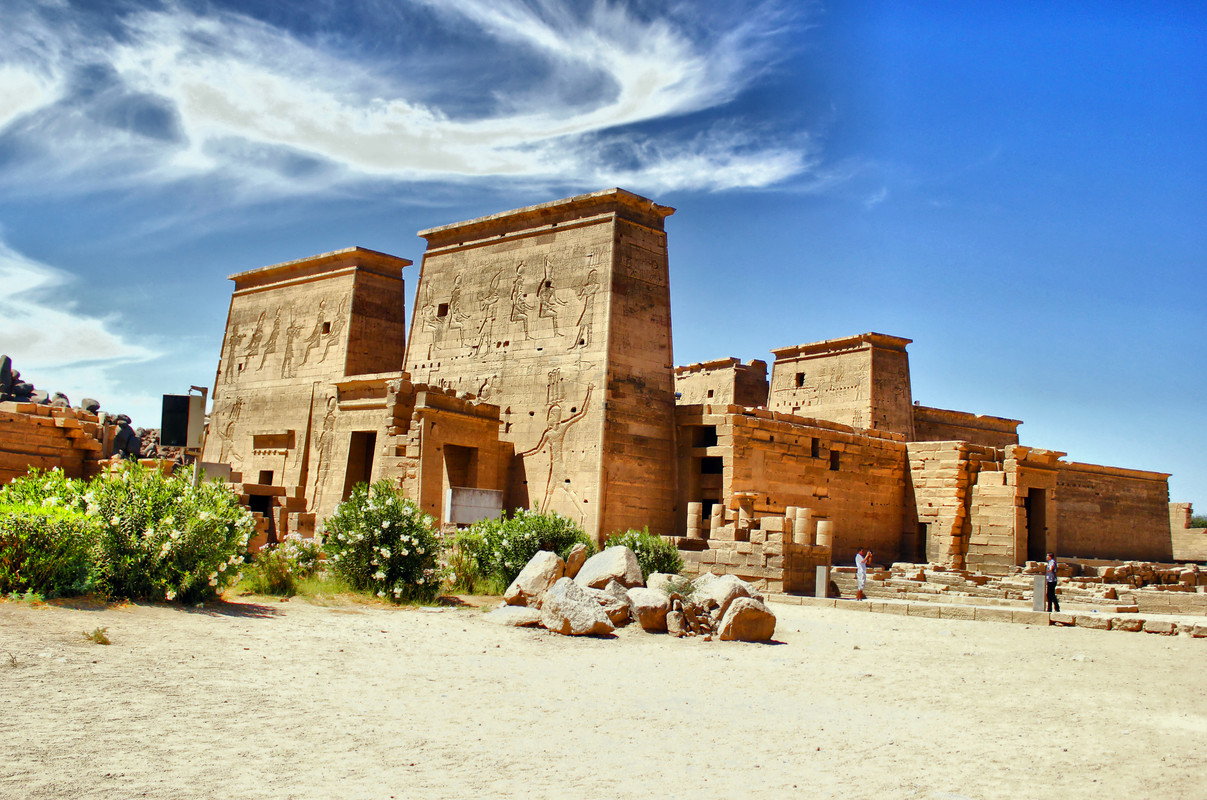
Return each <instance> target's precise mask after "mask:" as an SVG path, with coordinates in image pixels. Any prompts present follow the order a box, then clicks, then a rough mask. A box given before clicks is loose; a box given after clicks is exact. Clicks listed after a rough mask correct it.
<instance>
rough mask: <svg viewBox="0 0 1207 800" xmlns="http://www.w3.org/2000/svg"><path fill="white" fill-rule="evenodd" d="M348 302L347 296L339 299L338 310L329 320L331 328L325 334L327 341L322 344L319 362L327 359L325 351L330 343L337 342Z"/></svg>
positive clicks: (329, 346)
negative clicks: (321, 354)
mask: <svg viewBox="0 0 1207 800" xmlns="http://www.w3.org/2000/svg"><path fill="white" fill-rule="evenodd" d="M347 304H348V298H346V297H345V298H344V299H342V300H340V301H339V310H338V311H336V312H335V319H333V320H331V330H330V332H328V334H327V343H326V344H324V345H323V357H322V358H320V359H319V363H322V362H323V361H326V360H327V353H328V352H329V351H330V350H331V345H333V344H336V343H337V342H339V335H340V332H341V331H343V329H344V306H346V305H347Z"/></svg>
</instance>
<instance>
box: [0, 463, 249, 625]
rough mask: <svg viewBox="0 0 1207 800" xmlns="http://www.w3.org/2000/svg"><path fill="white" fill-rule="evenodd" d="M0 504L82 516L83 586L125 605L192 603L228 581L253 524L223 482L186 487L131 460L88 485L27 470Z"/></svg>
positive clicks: (186, 482) (1, 494) (184, 479)
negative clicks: (85, 540) (86, 533)
mask: <svg viewBox="0 0 1207 800" xmlns="http://www.w3.org/2000/svg"><path fill="white" fill-rule="evenodd" d="M0 503H10V504H20V505H23V506H26V507H28V506H42V507H45V508H63V509H66V510H68V511H71V512H75V513H77V514H84V515H86V516H87V517H88V518H89V525H90V526H91V527H92V528H93V529H94V531H95V538H94V540H93V541H92V543H91V544H92V546H91V551H90V554H89V559H88V561H89V571H90V579H91V581H92V583H91V585H92V586H93V587H94V588H95V589H96V590H97V591H98V592H100V593H101V594H105V595H108V596H110V597H120V598H129V599H131V600H164V599H166V600H175V599H179V600H180V601H182V602H196V601H199V600H205V599H207V598H210V597H214V596H216V595H217V593H218V592H219V591H220V590H221V589H222V588H223V587H225V586H226V585H227V584H229V583H231V582H232V580H233V579H234V578H235V575H234V573H235V572H236V571H237V570H236V569H233V568H234V567H237V565H238V564H240V563H242V560H243V553H244V551H245V550H246V548H247V541H248V539H249V538H250V536H251V532H252V530H253V528H254V526H255V522H254V520H253V519H252V516H251V514H250V513H248V512H247V510H246V509H244V508H242V507H240V506H239V503H238V501H237V498H236V497H235V495H234V494H232V493H231V491H230V489H229V488H227V487H226V486H225V485H224V484H220V483H210V484H203V485H201V486H199V487H194V486H193V484H192V480H191V476H185V475H181V476H165V475H164V474H163V473H162V472H160V471H159V470H157V469H145V468H143V467H141V466H139V465H138V464H137V463H129V464H124V465H122V468H121V469H120V470H119V471H118V472H116V473H110V474H105V475H100V476H97V477H96V478H93V479H92V480H91V481H82V480H76V479H71V478H67V477H65V476H64V475H63V473H62V472H60V471H58V470H53V471H51V472H47V473H31V474H30V475H28V476H26V477H24V478H19V479H17V480H16V481H13V482H12V483H11V484H9V485H8V486H6V487H4V488H3V489H0Z"/></svg>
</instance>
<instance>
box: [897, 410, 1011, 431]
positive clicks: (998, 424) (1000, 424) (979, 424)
mask: <svg viewBox="0 0 1207 800" xmlns="http://www.w3.org/2000/svg"><path fill="white" fill-rule="evenodd" d="M919 413H921V414H922V415H923V416H925V417H926V418H928V419H934V420H942V421H944V422H955V423H958V424H960V425H963V426H966V427H969V428H981V429H983V430H990V431H1001V432H1003V433H1016V432H1017V430H1018V426H1019V425H1022V424H1023V421H1022V420H1021V419H1009V418H1007V417H993V416H989V415H987V414H973V413H972V412H970V411H952V410H950V409H946V408H935V407H934V406H922V405H916V406H914V414H919Z"/></svg>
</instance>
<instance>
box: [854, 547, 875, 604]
mask: <svg viewBox="0 0 1207 800" xmlns="http://www.w3.org/2000/svg"><path fill="white" fill-rule="evenodd" d="M871 560H872V551H871V550H864V549H863V548H862V547H861V548H859V549H858V550H856V551H855V577H856V579H857V580H858V581H859V584H858V589H857V590H856V591H855V599H856V600H862V599H863V598H864V594H863V585H864V584H865V583H867V580H868V562H869V561H871Z"/></svg>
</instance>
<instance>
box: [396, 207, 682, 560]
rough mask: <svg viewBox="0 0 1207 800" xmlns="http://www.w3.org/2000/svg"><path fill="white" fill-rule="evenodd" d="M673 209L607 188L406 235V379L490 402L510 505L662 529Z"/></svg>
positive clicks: (603, 529) (668, 456)
mask: <svg viewBox="0 0 1207 800" xmlns="http://www.w3.org/2000/svg"><path fill="white" fill-rule="evenodd" d="M672 212H673V209H670V208H667V207H665V206H659V205H656V204H655V203H652V202H650V201H649V200H646V199H644V198H640V197H637V196H636V195H632V194H630V193H628V192H625V191H622V190H619V189H614V190H609V191H605V192H598V193H595V194H591V195H583V196H580V197H576V198H570V199H568V200H562V201H558V202H555V203H548V204H545V205H542V206H533V207H530V208H524V209H518V210H516V211H509V212H505V213H502V214H497V215H494V216H490V217H483V218H481V219H477V220H471V221H469V222H463V223H457V224H455V225H449V226H445V227H441V228H435V229H431V230H427V231H422V232H420V235H421V236H423V237H424V238H426V239H427V240H428V248H427V252H426V253H425V255H424V258H423V265H422V271H421V273H420V277H419V286H418V291H417V299H416V310H415V314H414V318H413V319H412V322H411V334H410V340H409V342H408V346H407V356H406V362H405V363H406V370H407V372H409V373H410V375H411V376H412V378H413V380H415V381H416V382H419V383H429V384H433V385H437V386H441V387H445V388H448V389H452V390H454V391H455V392H458V393H467V394H472V395H475V396H477V397H478V398H481V399H482V400H486V401H488V402H490V403H493V404H496V405H498V406H499V407H500V410H501V411H500V414H501V417H500V419H501V424H502V430H501V432H500V437H501V439H503V440H504V441H505V442H508V443H510V444H512V445H513V446H514V448H515V456H514V458H513V459H512V462H511V464H510V469H509V476H510V477H509V486H508V491H507V498H506V503H507V505H508V506H509V507H520V506H523V507H536V508H539V509H541V510H545V511H557V512H558V513H561V514H563V515H565V516H567V517H569V518H571V519H574V520H576V521H578V522H580V523H581V524H582V525H583V527H584V528H585V529H586V530H587V532H588V534H589V535H592V536H594V537H595V538H596V539H597V540H599V539H602V538H603V537H606V536H607V535H609V534H611V533H613V532H615V531H623V530H625V529H626V528H628V527H630V526H638V527H640V526H644V525H649V527H650V529H651V530H654V531H662V532H669V531H670V530H671V528H672V526H673V520H674V516H673V515H674V502H675V497H674V485H675V479H674V460H673V450H674V444H673V443H674V428H673V403H674V399H673V376H672V356H671V337H670V293H669V284H668V269H667V253H666V234H665V232H664V230H663V219H664V217H666V216H667V215H669V214H670V213H672Z"/></svg>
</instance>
